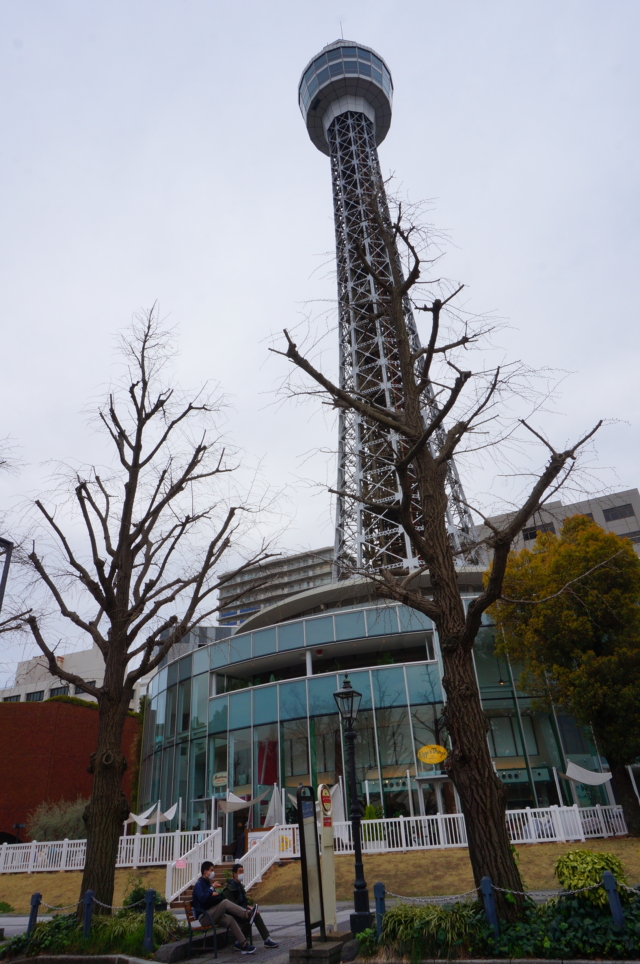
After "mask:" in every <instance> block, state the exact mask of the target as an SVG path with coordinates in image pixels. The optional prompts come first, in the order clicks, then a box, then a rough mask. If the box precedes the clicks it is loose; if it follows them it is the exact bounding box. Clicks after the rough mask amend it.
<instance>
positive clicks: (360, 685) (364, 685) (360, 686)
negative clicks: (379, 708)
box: [338, 670, 373, 712]
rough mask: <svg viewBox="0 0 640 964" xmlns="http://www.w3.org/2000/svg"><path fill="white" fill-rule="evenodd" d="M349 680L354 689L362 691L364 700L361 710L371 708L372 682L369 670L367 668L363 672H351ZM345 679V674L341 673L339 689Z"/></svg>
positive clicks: (361, 703)
mask: <svg viewBox="0 0 640 964" xmlns="http://www.w3.org/2000/svg"><path fill="white" fill-rule="evenodd" d="M349 680H350V681H351V685H352V686H353V688H354V690H357V692H358V693H362V700H361V702H360V711H361V712H362V710H370V709H371V707H372V705H373V704H372V702H371V682H370V680H369V671H368V670H365V671H364V672H362V673H349ZM343 681H344V676H343V675H342V674H341V675H340V676H339V677H338V684H339V685H338V689H340V687H341V686H342V683H343Z"/></svg>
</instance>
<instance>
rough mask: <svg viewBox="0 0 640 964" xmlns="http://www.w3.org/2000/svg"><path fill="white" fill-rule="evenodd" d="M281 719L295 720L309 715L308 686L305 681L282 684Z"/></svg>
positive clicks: (280, 687)
mask: <svg viewBox="0 0 640 964" xmlns="http://www.w3.org/2000/svg"><path fill="white" fill-rule="evenodd" d="M278 689H279V691H280V693H279V696H280V719H281V720H295V719H297V718H298V717H301V716H306V715H307V684H306V681H305V680H303V679H302V680H295V682H293V683H280V685H279V687H278Z"/></svg>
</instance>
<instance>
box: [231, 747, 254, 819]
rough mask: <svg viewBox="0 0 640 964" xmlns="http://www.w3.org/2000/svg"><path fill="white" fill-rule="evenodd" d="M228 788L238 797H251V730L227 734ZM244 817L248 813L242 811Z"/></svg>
mask: <svg viewBox="0 0 640 964" xmlns="http://www.w3.org/2000/svg"><path fill="white" fill-rule="evenodd" d="M229 770H230V773H229V786H230V789H231V790H232V791H233V793H235V794H237V796H239V797H244V796H247V795H249V796H250V795H251V728H247V729H244V730H231V732H230V733H229ZM242 812H243V813H244V815H245V817H246V815H247V812H248V811H242Z"/></svg>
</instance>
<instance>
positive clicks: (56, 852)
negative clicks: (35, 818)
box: [0, 830, 211, 874]
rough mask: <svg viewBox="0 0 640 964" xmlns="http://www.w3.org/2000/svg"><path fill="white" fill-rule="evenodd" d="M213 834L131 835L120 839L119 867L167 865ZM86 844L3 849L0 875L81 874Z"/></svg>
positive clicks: (40, 844)
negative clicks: (45, 872)
mask: <svg viewBox="0 0 640 964" xmlns="http://www.w3.org/2000/svg"><path fill="white" fill-rule="evenodd" d="M210 833H211V831H202V830H200V831H188V832H184V831H183V832H180V831H178V830H176V831H174V832H173V833H158V834H155V833H154V834H151V833H150V834H139V833H137V834H132V835H131V836H127V837H120V842H119V844H118V859H117V862H116V867H151V866H154V865H158V864H161V865H162V864H168V863H169V862H170V861H172V860H177V859H178V858H179V857H181V856H182V855H183V854H185V853H188V852H189V851H190V850H192V849H193V847H194V846H195V845H196V844H197V843H198V842H199V841H201V840H202V839H203V838H204V837H206V836H207V835H208V834H210ZM86 850H87V841H86V840H51V841H45V842H42V841H37V840H32V841H31V843H23V844H2V846H0V874H19V873H26V874H32V873H35V872H37V871H47V870H82V869H83V867H84V861H85V855H86Z"/></svg>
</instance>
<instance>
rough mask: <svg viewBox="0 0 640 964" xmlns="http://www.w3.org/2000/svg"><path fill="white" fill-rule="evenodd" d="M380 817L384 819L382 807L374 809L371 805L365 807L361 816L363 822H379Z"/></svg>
mask: <svg viewBox="0 0 640 964" xmlns="http://www.w3.org/2000/svg"><path fill="white" fill-rule="evenodd" d="M382 817H384V811H383V809H382V807H374V805H373V804H372V803H368V804H367V805H366V807H365V808H364V813H363V814H362V819H363V820H380V819H381V818H382Z"/></svg>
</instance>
